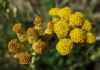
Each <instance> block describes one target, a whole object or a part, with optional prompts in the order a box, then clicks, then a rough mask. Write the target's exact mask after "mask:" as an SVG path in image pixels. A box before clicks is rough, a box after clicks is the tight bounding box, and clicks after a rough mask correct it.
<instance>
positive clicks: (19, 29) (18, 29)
mask: <svg viewBox="0 0 100 70" xmlns="http://www.w3.org/2000/svg"><path fill="white" fill-rule="evenodd" d="M13 31H14V32H15V33H23V32H24V29H23V27H22V24H21V23H17V24H15V25H14V26H13Z"/></svg>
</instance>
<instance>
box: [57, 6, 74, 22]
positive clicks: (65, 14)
mask: <svg viewBox="0 0 100 70" xmlns="http://www.w3.org/2000/svg"><path fill="white" fill-rule="evenodd" d="M72 13H73V11H72V9H71V8H69V7H65V8H62V9H60V10H59V11H58V13H57V14H58V16H59V17H60V18H62V19H64V20H68V19H69V17H70V16H71V15H72Z"/></svg>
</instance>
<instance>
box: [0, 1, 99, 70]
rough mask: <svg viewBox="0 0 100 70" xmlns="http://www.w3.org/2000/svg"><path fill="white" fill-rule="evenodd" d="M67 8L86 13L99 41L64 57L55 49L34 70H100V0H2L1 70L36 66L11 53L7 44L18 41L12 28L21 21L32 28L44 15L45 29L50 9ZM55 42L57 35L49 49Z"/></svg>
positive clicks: (38, 62)
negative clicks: (20, 59) (22, 63)
mask: <svg viewBox="0 0 100 70" xmlns="http://www.w3.org/2000/svg"><path fill="white" fill-rule="evenodd" d="M64 6H69V7H71V8H72V9H73V10H78V11H81V12H83V13H84V14H85V17H86V18H87V19H88V20H90V21H91V22H92V23H93V27H94V28H93V33H94V35H95V36H96V40H97V41H96V43H95V44H93V45H87V46H84V47H80V46H76V47H75V48H74V49H73V51H72V52H71V53H70V54H69V55H68V56H61V55H60V54H59V53H58V52H57V50H56V49H55V48H54V49H51V50H50V51H49V53H47V54H45V55H44V56H43V57H42V58H40V59H39V60H37V61H36V62H35V66H36V69H35V70H100V0H0V70H34V69H33V68H34V66H33V65H20V64H19V61H18V60H16V59H14V57H13V54H12V53H9V52H8V50H7V44H8V42H9V41H10V40H11V39H14V38H17V36H16V34H15V33H14V32H13V31H12V26H13V25H14V24H16V23H19V22H20V23H22V24H23V25H24V28H25V29H27V28H28V27H30V26H33V21H34V18H35V17H36V16H41V17H43V18H44V19H45V23H44V27H45V26H46V23H47V22H48V21H50V20H51V17H50V16H49V15H48V11H49V9H51V8H53V7H64ZM54 40H55V36H54V37H53V38H52V39H51V40H50V46H51V45H52V44H53V42H54Z"/></svg>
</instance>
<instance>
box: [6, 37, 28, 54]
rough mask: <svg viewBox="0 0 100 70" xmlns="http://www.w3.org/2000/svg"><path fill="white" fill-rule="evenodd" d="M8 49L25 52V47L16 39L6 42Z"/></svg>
mask: <svg viewBox="0 0 100 70" xmlns="http://www.w3.org/2000/svg"><path fill="white" fill-rule="evenodd" d="M8 50H9V52H15V53H21V52H25V51H26V48H25V46H24V45H23V44H21V43H18V42H17V39H13V40H11V41H10V42H9V44H8Z"/></svg>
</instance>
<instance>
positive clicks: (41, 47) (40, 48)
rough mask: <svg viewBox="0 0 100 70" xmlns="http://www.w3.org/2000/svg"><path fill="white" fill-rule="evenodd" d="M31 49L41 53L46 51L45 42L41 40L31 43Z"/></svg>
mask: <svg viewBox="0 0 100 70" xmlns="http://www.w3.org/2000/svg"><path fill="white" fill-rule="evenodd" d="M32 48H33V50H34V51H35V52H36V53H38V54H43V53H45V52H46V51H47V48H48V47H47V44H46V43H45V42H43V41H41V40H38V41H36V42H35V43H34V44H33V45H32Z"/></svg>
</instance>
